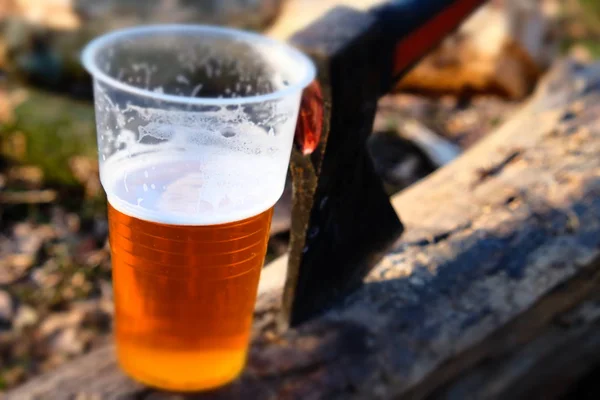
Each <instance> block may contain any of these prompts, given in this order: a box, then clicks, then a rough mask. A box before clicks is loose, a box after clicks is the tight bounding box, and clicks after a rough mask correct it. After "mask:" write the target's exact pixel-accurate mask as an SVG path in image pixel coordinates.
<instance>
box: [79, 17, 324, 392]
mask: <svg viewBox="0 0 600 400" xmlns="http://www.w3.org/2000/svg"><path fill="white" fill-rule="evenodd" d="M83 63H84V65H85V67H86V69H87V70H88V71H89V72H90V73H91V75H92V76H93V81H94V98H95V108H96V122H97V134H98V153H99V163H100V178H101V182H102V186H103V188H104V190H105V192H106V195H107V198H108V202H109V214H108V216H109V230H110V243H111V255H112V262H113V286H114V296H115V332H116V335H115V336H116V345H117V356H118V359H119V363H120V365H121V367H122V369H123V370H124V371H125V372H126V373H127V374H129V375H130V376H132V377H133V378H135V379H137V380H139V381H141V382H143V383H146V384H148V385H151V386H155V387H160V388H165V389H171V390H184V391H196V390H203V389H209V388H213V387H217V386H220V385H223V384H225V383H227V382H230V381H231V380H233V379H235V377H236V376H237V375H239V373H240V371H241V370H242V369H243V366H244V364H245V360H246V354H247V349H248V342H249V332H250V327H251V323H252V314H253V309H254V302H255V299H256V292H257V287H258V280H259V277H260V270H261V268H262V264H263V260H264V255H265V252H266V246H267V241H268V234H269V225H270V221H271V214H272V208H273V206H274V204H275V202H276V201H277V200H278V199H279V197H280V196H281V194H282V192H283V189H284V184H285V179H286V173H287V168H288V163H289V158H290V153H291V147H292V143H293V136H294V131H295V127H296V120H297V117H298V111H299V106H300V98H301V94H302V90H303V89H304V88H305V87H306V86H307V85H308V84H309V83H310V82H311V81H312V80H313V79H314V77H315V68H314V65H313V64H312V62H311V61H310V60H309V59H308V58H307V57H306V56H304V55H303V54H302V53H301V52H299V51H297V50H295V49H294V48H292V47H290V46H288V45H285V44H283V43H279V42H275V41H273V40H271V39H268V38H266V37H263V36H261V35H257V34H252V33H247V32H243V31H239V30H233V29H226V28H217V27H208V26H187V25H165V26H146V27H138V28H133V29H125V30H120V31H116V32H113V33H109V34H107V35H104V36H102V37H100V38H98V39H96V40H94V41H92V42H91V43H90V44H89V45H88V46H87V47H86V48H85V50H84V53H83Z"/></svg>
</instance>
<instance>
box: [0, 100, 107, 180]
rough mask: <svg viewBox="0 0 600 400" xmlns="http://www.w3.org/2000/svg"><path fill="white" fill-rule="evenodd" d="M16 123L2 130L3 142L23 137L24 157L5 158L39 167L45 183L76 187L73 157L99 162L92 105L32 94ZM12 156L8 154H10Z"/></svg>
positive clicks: (11, 156)
mask: <svg viewBox="0 0 600 400" xmlns="http://www.w3.org/2000/svg"><path fill="white" fill-rule="evenodd" d="M14 114H15V118H14V121H13V122H12V123H11V124H9V125H5V126H3V127H2V128H1V131H0V132H1V133H2V136H3V138H6V139H8V141H10V138H11V136H13V135H22V136H23V137H24V141H25V146H24V149H25V151H24V154H14V153H13V154H11V150H10V147H9V149H8V150H7V149H6V148H5V149H4V153H5V154H4V155H5V156H8V157H9V158H16V159H17V161H19V162H22V163H24V164H32V165H37V166H39V167H40V168H41V169H42V170H43V171H44V177H45V180H46V181H48V182H50V183H57V184H67V185H71V184H76V183H77V182H76V180H75V178H74V177H73V174H72V173H71V169H70V168H69V160H70V159H71V157H73V156H86V157H93V158H96V152H97V150H96V146H97V145H96V133H95V122H94V109H93V106H92V105H91V104H90V103H87V102H81V101H76V100H71V99H69V98H66V97H62V96H58V95H55V94H50V93H45V92H41V91H33V90H31V91H28V96H27V99H26V100H25V101H24V102H23V103H21V104H20V105H19V106H17V107H16V109H15V110H14ZM6 153H8V154H6Z"/></svg>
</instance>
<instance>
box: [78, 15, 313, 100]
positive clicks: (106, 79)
mask: <svg viewBox="0 0 600 400" xmlns="http://www.w3.org/2000/svg"><path fill="white" fill-rule="evenodd" d="M165 32H171V33H186V34H190V33H200V34H202V33H213V34H221V35H228V36H231V37H232V38H241V39H246V40H247V41H249V42H255V43H264V44H269V45H271V46H276V47H278V48H279V49H280V50H281V51H282V52H283V54H285V55H286V56H287V57H290V59H292V60H293V61H294V62H295V63H297V64H302V71H303V74H304V76H303V77H302V78H301V79H299V80H298V81H296V82H295V83H293V84H291V85H289V86H285V87H283V88H280V89H277V90H275V91H273V92H270V93H266V94H261V95H253V96H245V97H228V98H215V97H187V96H180V95H175V94H166V93H160V92H155V91H152V90H148V89H142V88H139V87H136V86H132V85H130V84H127V83H125V82H122V81H119V80H118V79H116V78H113V77H111V76H109V75H108V74H106V73H105V72H103V71H102V70H101V69H100V68H98V66H97V63H96V62H95V61H94V57H95V56H96V54H97V52H98V51H100V50H101V49H103V48H104V46H105V45H107V44H108V43H110V42H112V41H116V40H120V39H124V38H127V37H128V36H129V37H135V36H138V35H143V34H154V33H165ZM81 62H82V64H83V66H84V68H85V69H86V70H87V71H88V73H90V75H92V77H93V78H94V79H96V80H98V81H100V82H103V83H105V84H108V85H110V86H112V87H114V88H116V89H119V90H121V91H124V92H128V93H130V94H134V95H137V96H143V97H146V98H152V99H156V100H160V101H166V102H172V103H181V104H187V105H216V106H227V105H240V104H248V103H261V102H265V101H269V100H277V99H281V98H283V97H285V96H287V95H290V94H292V93H295V92H297V91H301V90H303V89H304V88H306V87H307V86H308V85H309V84H310V83H311V82H312V81H313V80H314V79H315V76H316V67H315V65H314V63H313V62H312V60H311V59H310V58H309V57H308V56H307V55H305V54H304V53H302V52H301V51H300V50H298V49H296V48H295V47H293V46H291V45H289V44H287V43H285V42H281V41H278V40H275V39H271V38H269V37H267V36H264V35H261V34H258V33H252V32H248V31H244V30H241V29H235V28H226V27H220V26H212V25H201V24H159V25H144V26H137V27H133V28H124V29H118V30H114V31H112V32H109V33H106V34H104V35H101V36H99V37H97V38H95V39H93V40H92V41H91V42H89V43H88V44H87V45H86V46H85V48H84V49H83V52H82V54H81Z"/></svg>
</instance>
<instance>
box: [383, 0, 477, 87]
mask: <svg viewBox="0 0 600 400" xmlns="http://www.w3.org/2000/svg"><path fill="white" fill-rule="evenodd" d="M484 2H485V1H484V0H458V1H457V2H456V3H454V4H452V5H450V6H448V7H447V8H446V9H445V10H443V11H442V12H440V13H439V14H437V15H436V16H434V17H433V18H431V19H430V20H429V21H428V22H427V23H425V24H424V25H422V26H421V27H419V28H417V29H416V30H415V31H414V32H412V33H410V34H409V35H408V36H407V37H405V38H403V39H401V40H400V41H399V42H398V44H397V45H396V48H395V51H394V66H393V72H392V73H393V77H394V79H399V78H400V77H401V75H402V74H404V73H406V72H407V71H408V69H410V67H412V66H413V65H414V64H415V63H416V62H417V61H419V60H420V59H421V58H422V57H423V56H425V55H426V54H427V53H428V52H429V51H431V50H432V49H433V48H434V47H435V46H436V45H437V44H438V43H439V42H440V41H441V40H442V39H443V38H444V37H445V36H447V35H448V34H450V33H451V32H452V31H454V30H455V29H456V28H457V27H458V26H459V25H460V23H461V22H462V21H464V19H465V18H466V17H468V16H469V14H471V13H472V12H473V11H474V10H475V9H476V8H477V7H478V6H480V5H481V4H483V3H484Z"/></svg>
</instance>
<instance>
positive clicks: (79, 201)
mask: <svg viewBox="0 0 600 400" xmlns="http://www.w3.org/2000/svg"><path fill="white" fill-rule="evenodd" d="M379 2H381V1H377V0H365V1H361V0H346V1H342V0H340V1H334V0H203V1H201V0H197V1H194V0H171V1H168V0H146V1H143V2H142V1H135V0H1V1H0V390H6V389H9V388H11V387H14V386H16V385H18V384H20V383H23V382H24V381H26V380H27V379H29V378H31V377H32V376H35V375H38V374H42V373H44V372H45V371H48V370H50V369H53V368H55V367H56V366H58V365H60V364H62V363H64V362H65V361H67V360H69V359H70V358H73V357H77V356H78V355H81V354H83V353H85V352H88V351H89V350H90V349H92V348H94V347H97V346H99V345H101V344H102V343H105V342H106V341H107V340H108V339H109V335H110V331H111V323H112V309H113V308H112V291H111V276H110V271H111V270H110V257H109V248H108V244H107V222H106V218H105V213H106V203H105V198H104V195H103V193H102V190H101V187H100V183H99V181H98V169H97V160H96V158H95V157H96V138H95V126H94V112H93V108H92V103H91V83H90V79H89V77H88V76H87V74H86V73H85V72H84V71H83V69H82V67H81V65H80V63H79V53H80V51H81V48H82V47H83V46H84V45H85V43H87V42H88V41H89V40H90V39H91V38H93V37H95V36H97V35H100V34H102V33H104V32H106V31H109V30H112V29H115V28H118V27H124V26H132V25H139V24H147V23H158V22H161V23H162V22H181V23H210V24H219V25H228V26H235V27H240V28H244V29H249V30H254V31H259V32H263V33H265V34H267V35H269V36H272V37H274V38H277V39H281V40H285V39H286V38H287V37H289V36H290V35H291V34H292V33H294V32H295V31H296V30H298V29H300V28H302V27H304V26H305V25H306V24H308V23H309V22H311V21H313V20H315V19H316V18H318V17H319V16H320V15H322V14H323V13H324V12H325V11H326V10H328V9H330V8H332V7H334V6H336V5H340V4H344V5H349V6H353V7H356V8H359V9H367V8H369V7H371V6H372V5H374V4H377V3H379ZM564 57H572V58H575V59H577V60H578V61H579V62H582V63H587V62H591V61H593V60H594V59H596V58H598V57H600V1H598V0H500V1H490V2H489V4H488V5H487V6H485V7H484V8H483V9H481V10H480V11H478V12H477V13H476V14H475V15H474V16H472V17H471V18H470V19H469V20H468V21H467V22H466V23H465V24H464V25H463V27H462V28H461V29H460V30H459V31H458V32H457V33H456V34H454V35H453V36H452V37H450V38H448V39H447V40H446V41H445V42H444V43H443V44H442V45H441V46H440V47H439V48H438V49H437V50H436V51H435V52H433V53H432V54H431V55H430V56H428V57H427V58H426V59H425V60H423V61H422V62H421V63H420V64H419V65H418V66H417V67H416V68H415V69H414V70H413V71H412V72H411V73H410V74H409V75H408V76H407V77H406V78H405V79H404V80H403V81H402V82H400V83H399V85H398V86H397V88H396V90H395V93H393V94H390V95H388V96H386V97H385V98H383V99H382V100H381V102H380V104H379V111H378V115H377V118H376V122H375V126H374V128H373V131H374V134H373V136H372V137H371V140H370V142H369V150H370V153H371V155H372V157H373V161H374V163H375V166H376V169H377V171H378V173H379V174H380V175H381V177H382V179H383V181H384V184H385V186H386V190H387V191H388V192H389V193H390V194H392V193H396V192H398V191H400V190H402V189H404V188H405V187H407V186H409V185H411V184H413V183H414V182H416V181H418V180H419V179H422V178H423V177H425V176H426V175H428V174H429V173H431V172H433V171H434V170H435V169H437V168H439V167H441V166H443V165H444V164H446V163H448V162H450V161H452V160H453V159H454V158H456V157H457V156H459V155H460V153H462V152H463V151H465V150H466V149H468V148H469V147H470V146H472V145H473V144H474V143H476V142H477V141H478V140H479V139H481V138H482V137H484V136H485V135H487V134H488V133H490V132H492V131H493V130H494V129H495V128H496V127H497V126H499V125H501V124H502V122H503V121H505V120H506V119H507V118H508V117H509V116H510V115H511V114H512V113H514V112H515V110H517V109H519V107H521V105H522V104H523V103H524V102H525V101H526V100H527V98H528V97H529V96H530V94H531V92H532V90H533V89H534V88H535V85H536V83H537V81H538V79H539V78H540V77H541V76H542V75H543V73H544V71H545V70H546V69H548V68H549V67H550V66H551V65H552V64H553V63H555V62H557V61H558V60H559V59H562V58H564ZM290 206H291V198H290V190H287V191H286V193H285V195H284V197H283V198H282V199H281V201H280V202H279V203H278V205H277V207H276V213H275V218H274V221H273V228H272V237H271V242H270V247H269V253H268V255H267V260H271V259H274V258H275V257H277V256H278V255H281V254H283V253H284V252H285V251H286V246H287V241H288V230H289V224H290V221H289V214H290Z"/></svg>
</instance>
